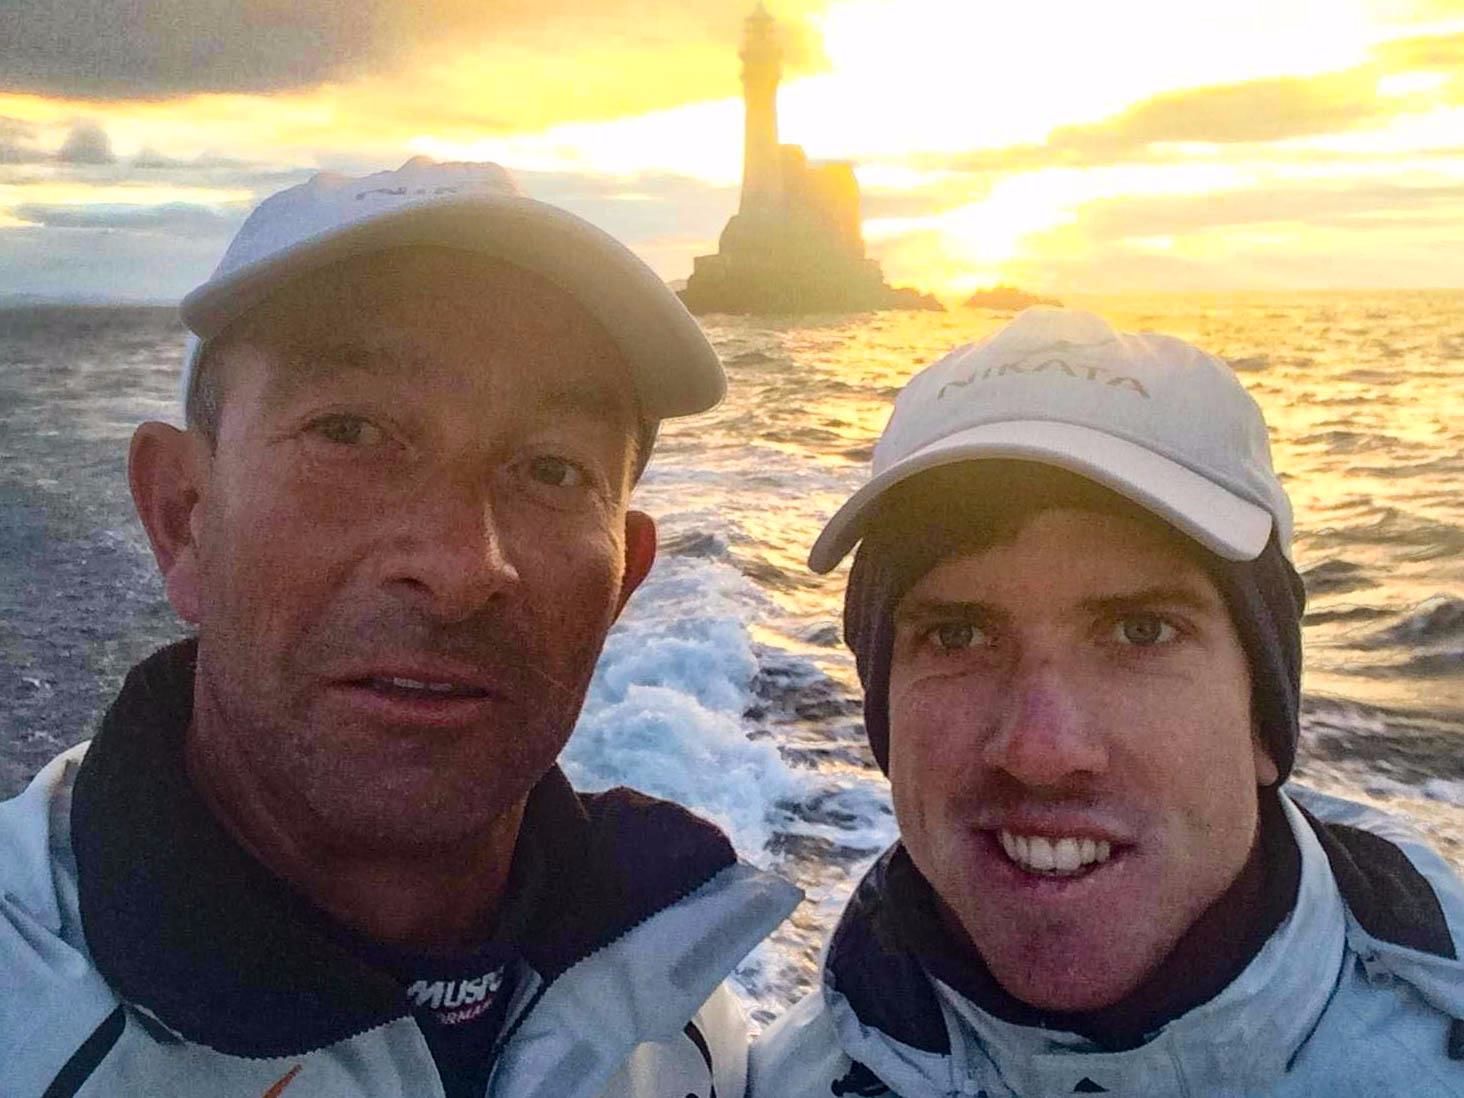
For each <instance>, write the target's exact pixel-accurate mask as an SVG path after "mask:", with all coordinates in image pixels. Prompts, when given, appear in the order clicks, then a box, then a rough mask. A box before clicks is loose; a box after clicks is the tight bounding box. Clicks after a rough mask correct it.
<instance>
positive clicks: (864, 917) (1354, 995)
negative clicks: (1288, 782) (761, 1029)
mask: <svg viewBox="0 0 1464 1098" xmlns="http://www.w3.org/2000/svg"><path fill="white" fill-rule="evenodd" d="M1281 799H1282V803H1283V807H1284V809H1285V813H1286V818H1287V821H1288V823H1289V824H1290V826H1291V829H1292V832H1293V833H1294V835H1295V837H1296V841H1297V845H1298V846H1299V848H1300V853H1301V880H1300V884H1299V889H1298V894H1297V900H1296V906H1295V908H1294V909H1293V911H1292V913H1291V915H1290V916H1289V917H1288V918H1287V919H1286V920H1285V921H1284V922H1283V923H1282V925H1281V926H1280V927H1279V928H1278V929H1277V930H1276V932H1275V933H1274V934H1273V935H1272V937H1271V938H1270V939H1269V940H1268V941H1267V942H1266V944H1265V945H1264V946H1263V947H1262V949H1261V951H1260V953H1258V954H1257V955H1256V957H1255V958H1254V959H1253V960H1252V961H1251V963H1250V964H1249V965H1248V966H1247V967H1246V968H1245V969H1244V970H1243V971H1242V972H1241V974H1240V975H1239V976H1238V977H1237V978H1236V979H1235V980H1234V981H1233V982H1232V983H1231V984H1230V985H1229V986H1228V987H1226V988H1225V989H1224V990H1223V991H1222V992H1221V993H1220V994H1219V995H1217V996H1215V997H1214V998H1213V999H1211V1000H1210V1001H1208V1002H1206V1003H1204V1004H1202V1005H1200V1006H1198V1007H1196V1008H1194V1009H1193V1010H1191V1011H1189V1012H1188V1013H1186V1014H1184V1015H1182V1016H1181V1017H1179V1018H1176V1019H1174V1020H1173V1021H1171V1022H1170V1023H1169V1024H1168V1025H1166V1026H1164V1027H1163V1028H1162V1029H1160V1030H1159V1032H1158V1033H1157V1034H1155V1035H1154V1036H1152V1037H1151V1038H1150V1039H1149V1040H1148V1041H1147V1042H1146V1043H1145V1044H1143V1045H1141V1046H1139V1047H1138V1048H1134V1049H1131V1050H1128V1051H1124V1052H1107V1051H1104V1050H1102V1049H1100V1048H1098V1047H1097V1046H1095V1045H1093V1044H1091V1043H1089V1042H1088V1041H1087V1040H1086V1039H1085V1038H1083V1037H1081V1036H1078V1035H1076V1034H1072V1033H1063V1032H1059V1031H1055V1030H1047V1029H1040V1028H1036V1027H1025V1026H1020V1025H1013V1024H1010V1023H1008V1022H1005V1021H1003V1020H1001V1019H998V1018H996V1017H993V1016H992V1015H990V1014H989V1013H987V1012H985V1011H983V1010H981V1009H979V1008H978V1007H977V1006H976V1005H975V1004H973V1003H971V1002H970V1001H969V1000H966V999H964V998H963V997H962V996H960V995H959V994H957V993H956V992H955V991H954V990H952V989H951V988H950V987H948V986H946V985H945V984H943V983H941V982H940V981H939V980H935V979H933V978H931V977H930V976H929V975H927V973H926V972H925V971H924V969H923V968H922V967H921V966H920V964H919V962H918V961H917V960H916V959H915V957H914V956H912V955H910V954H908V953H903V952H901V951H900V949H899V948H898V947H897V946H895V945H893V944H891V943H889V942H888V941H887V940H881V939H879V938H878V937H877V936H875V935H874V934H871V933H870V932H869V929H870V925H871V922H872V919H871V916H872V914H873V911H874V909H875V907H876V906H877V905H879V904H881V903H885V902H888V900H887V898H886V897H885V896H884V895H883V894H882V892H881V888H880V883H881V880H882V875H883V872H882V871H883V868H884V866H885V865H886V864H887V863H888V860H889V858H890V856H891V854H893V851H892V852H891V854H887V855H886V856H885V858H884V859H881V861H880V862H879V863H877V864H876V866H875V867H874V869H873V870H871V872H870V874H869V875H868V876H866V878H865V879H864V881H863V882H862V883H861V885H860V887H859V889H858V890H857V891H856V893H855V895H854V897H853V899H852V900H851V901H850V904H849V907H848V908H847V909H846V911H845V913H844V916H843V918H842V920H841V922H840V925H839V928H838V929H837V930H836V931H835V933H834V936H833V938H832V939H831V941H830V944H829V947H828V949H827V950H826V951H825V960H824V971H823V981H822V985H821V986H820V987H819V988H818V989H816V990H815V991H814V992H812V993H811V994H810V995H809V996H808V997H806V998H805V999H804V1000H803V1001H802V1002H801V1003H799V1004H798V1005H797V1006H796V1007H794V1008H793V1010H792V1011H791V1012H789V1013H788V1014H786V1015H784V1016H783V1017H782V1018H780V1019H779V1020H778V1021H777V1022H776V1023H774V1025H773V1026H772V1027H770V1028H769V1029H768V1030H767V1031H766V1032H765V1033H764V1034H763V1036H762V1037H761V1038H760V1039H759V1040H758V1041H757V1042H756V1043H755V1044H754V1047H753V1051H752V1059H751V1080H750V1084H749V1088H750V1089H749V1093H750V1096H751V1098H815V1096H816V1098H830V1096H833V1098H843V1096H860V1098H866V1096H876V1095H880V1096H883V1095H890V1096H899V1098H937V1096H939V1098H1052V1096H1057V1095H1071V1094H1110V1095H1114V1096H1119V1095H1123V1096H1132V1098H1139V1096H1144V1098H1148V1096H1175V1098H1200V1096H1204V1098H1241V1096H1263V1095H1264V1096H1274V1098H1301V1096H1308V1098H1363V1096H1367V1098H1393V1096H1397V1098H1444V1096H1451V1098H1460V1096H1464V1022H1461V1021H1460V1020H1459V1019H1461V1018H1464V964H1461V962H1460V960H1459V952H1460V945H1461V943H1464V887H1461V884H1460V882H1459V880H1458V878H1457V877H1456V876H1455V875H1454V873H1453V871H1452V870H1451V869H1450V867H1449V866H1448V864H1447V863H1446V862H1444V861H1443V859H1442V858H1440V857H1439V856H1438V855H1437V854H1436V853H1435V852H1434V851H1433V850H1431V849H1430V848H1429V847H1428V846H1427V845H1425V844H1424V843H1423V842H1422V840H1420V839H1419V838H1418V837H1417V836H1416V835H1414V834H1413V833H1412V832H1411V831H1409V830H1407V829H1406V828H1404V827H1402V826H1401V825H1400V824H1398V823H1397V822H1396V821H1394V820H1392V819H1391V818H1390V817H1388V816H1386V815H1384V814H1383V813H1380V812H1377V811H1375V810H1372V809H1369V808H1366V807H1364V806H1361V805H1357V804H1353V803H1351V802H1348V801H1343V800H1340V799H1337V798H1333V797H1325V796H1322V795H1320V794H1315V793H1311V792H1308V791H1303V790H1299V789H1294V788H1289V789H1288V792H1287V793H1286V794H1283V796H1282V798H1281ZM1299 805H1304V806H1305V809H1306V811H1307V812H1309V813H1310V816H1308V815H1307V814H1305V813H1304V812H1303V810H1302V809H1301V808H1300V807H1298V806H1299Z"/></svg>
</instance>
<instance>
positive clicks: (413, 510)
mask: <svg viewBox="0 0 1464 1098" xmlns="http://www.w3.org/2000/svg"><path fill="white" fill-rule="evenodd" d="M400 518H401V525H400V526H399V527H398V529H400V530H401V534H400V536H399V538H398V539H397V540H396V543H395V545H394V546H393V551H392V552H391V554H390V558H389V564H388V568H387V571H386V576H385V579H386V581H387V583H388V585H389V586H391V587H393V588H395V589H397V590H399V591H402V592H405V593H406V595H407V597H409V598H411V599H413V600H414V601H416V602H418V603H420V604H421V608H422V609H423V610H425V611H427V612H428V613H430V614H432V615H433V616H434V617H436V618H438V619H439V620H442V621H445V622H453V621H461V620H463V619H465V618H468V617H471V616H472V615H473V614H475V613H477V612H478V611H480V610H482V609H483V608H484V607H485V606H486V605H488V604H489V603H490V602H492V601H493V600H494V599H495V598H498V597H500V596H501V595H503V594H505V593H506V592H508V591H510V590H511V589H512V588H513V587H514V586H515V585H516V584H517V583H518V582H519V573H518V568H517V566H516V565H515V563H514V561H513V559H512V555H511V553H510V552H509V549H508V546H507V545H506V544H505V538H504V528H503V525H502V523H501V522H500V521H499V519H498V516H497V515H496V513H495V509H494V504H493V499H492V494H491V493H490V492H488V491H486V490H485V489H483V488H482V487H481V486H479V485H469V484H459V485H452V484H443V483H439V484H437V485H435V486H433V487H431V488H427V489H424V490H423V491H422V492H421V493H420V494H419V496H418V498H417V499H416V500H415V501H412V502H410V503H407V504H405V505H404V512H403V514H402V515H401V516H400Z"/></svg>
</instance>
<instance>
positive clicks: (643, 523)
mask: <svg viewBox="0 0 1464 1098" xmlns="http://www.w3.org/2000/svg"><path fill="white" fill-rule="evenodd" d="M655 563H656V520H655V519H653V518H651V516H650V515H648V514H646V513H645V512H644V511H627V512H626V513H625V574H624V576H622V578H621V580H620V601H619V603H617V604H616V607H615V614H616V616H617V617H618V616H619V614H620V611H622V610H624V609H625V603H626V600H627V599H629V598H630V596H631V595H633V594H635V589H636V588H637V587H639V586H640V585H641V580H643V579H645V578H646V573H647V572H649V571H650V570H651V565H653V564H655Z"/></svg>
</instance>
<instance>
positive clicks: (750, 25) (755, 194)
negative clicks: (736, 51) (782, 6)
mask: <svg viewBox="0 0 1464 1098" xmlns="http://www.w3.org/2000/svg"><path fill="white" fill-rule="evenodd" d="M741 57H742V99H743V102H744V104H745V105H746V108H747V123H746V129H745V130H744V135H743V146H742V204H741V206H740V207H739V212H740V213H742V214H743V215H744V216H745V217H748V218H749V220H758V219H760V217H762V216H766V215H769V214H772V213H774V212H775V211H777V210H778V209H779V208H780V206H781V204H782V192H783V171H782V163H781V161H780V158H779V153H778V78H779V77H781V76H782V75H783V53H782V50H780V49H779V48H778V39H777V35H776V34H775V32H774V30H773V17H772V16H771V15H769V14H768V13H767V9H765V8H764V7H763V6H762V4H760V3H759V4H758V6H757V10H756V11H754V12H753V13H752V14H751V15H750V16H748V17H747V21H746V23H745V24H744V27H743V33H742V53H741Z"/></svg>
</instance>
